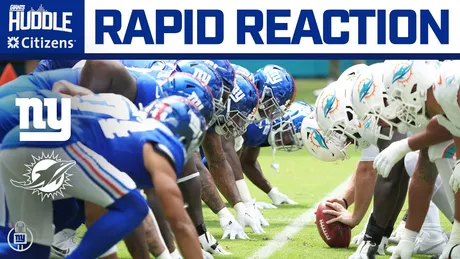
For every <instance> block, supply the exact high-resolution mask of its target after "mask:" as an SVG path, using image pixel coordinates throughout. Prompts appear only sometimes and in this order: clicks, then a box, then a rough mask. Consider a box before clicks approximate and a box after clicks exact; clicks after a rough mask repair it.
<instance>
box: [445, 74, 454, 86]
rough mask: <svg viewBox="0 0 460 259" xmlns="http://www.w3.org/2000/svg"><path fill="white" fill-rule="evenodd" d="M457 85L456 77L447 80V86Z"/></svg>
mask: <svg viewBox="0 0 460 259" xmlns="http://www.w3.org/2000/svg"><path fill="white" fill-rule="evenodd" d="M454 83H455V76H449V77H448V78H447V79H446V84H447V85H453V84H454Z"/></svg>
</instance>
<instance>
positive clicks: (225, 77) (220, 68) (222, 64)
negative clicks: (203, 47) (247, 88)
mask: <svg viewBox="0 0 460 259" xmlns="http://www.w3.org/2000/svg"><path fill="white" fill-rule="evenodd" d="M203 61H204V62H206V64H208V65H210V66H211V67H213V68H214V69H216V70H217V73H219V74H220V76H221V77H222V81H223V83H224V96H223V99H224V100H223V101H224V104H225V103H227V100H228V97H229V96H230V94H231V93H232V91H233V87H234V86H235V70H234V69H233V67H232V64H231V63H230V61H228V60H203Z"/></svg>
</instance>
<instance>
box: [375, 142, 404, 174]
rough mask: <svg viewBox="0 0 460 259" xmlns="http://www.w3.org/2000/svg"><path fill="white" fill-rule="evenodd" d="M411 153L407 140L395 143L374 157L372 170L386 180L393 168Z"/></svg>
mask: <svg viewBox="0 0 460 259" xmlns="http://www.w3.org/2000/svg"><path fill="white" fill-rule="evenodd" d="M411 151H412V150H411V149H410V147H409V143H408V141H407V138H406V139H403V140H400V141H395V142H393V143H391V145H389V146H388V147H387V148H385V149H384V150H383V151H382V152H380V154H378V155H377V156H376V157H375V160H374V168H375V169H376V170H377V172H378V173H379V174H380V175H381V176H382V177H384V178H386V177H388V175H389V174H390V172H391V169H392V168H393V166H394V165H395V164H396V163H397V162H398V161H399V160H401V159H402V158H404V156H405V155H406V154H407V153H409V152H411Z"/></svg>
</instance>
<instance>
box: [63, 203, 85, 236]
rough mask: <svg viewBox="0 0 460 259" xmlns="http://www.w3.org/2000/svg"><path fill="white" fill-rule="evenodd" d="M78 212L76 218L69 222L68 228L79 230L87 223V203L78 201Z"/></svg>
mask: <svg viewBox="0 0 460 259" xmlns="http://www.w3.org/2000/svg"><path fill="white" fill-rule="evenodd" d="M77 204H78V210H77V214H76V215H75V217H74V218H73V219H72V220H71V221H70V222H69V226H68V227H67V228H70V229H74V230H77V229H78V228H79V227H80V226H81V225H82V224H84V223H85V201H83V200H79V199H77Z"/></svg>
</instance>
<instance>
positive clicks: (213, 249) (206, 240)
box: [198, 232, 232, 255]
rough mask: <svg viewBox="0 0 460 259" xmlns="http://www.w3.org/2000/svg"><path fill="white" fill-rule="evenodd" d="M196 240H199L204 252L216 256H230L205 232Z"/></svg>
mask: <svg viewBox="0 0 460 259" xmlns="http://www.w3.org/2000/svg"><path fill="white" fill-rule="evenodd" d="M198 239H199V240H200V243H201V247H202V249H203V250H204V251H206V252H208V253H210V254H213V255H216V254H219V255H231V254H232V253H229V252H227V251H225V250H224V248H223V247H222V246H221V245H220V244H219V242H217V240H216V239H215V238H214V237H213V236H212V235H211V233H209V232H206V233H204V234H203V235H201V236H199V237H198Z"/></svg>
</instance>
